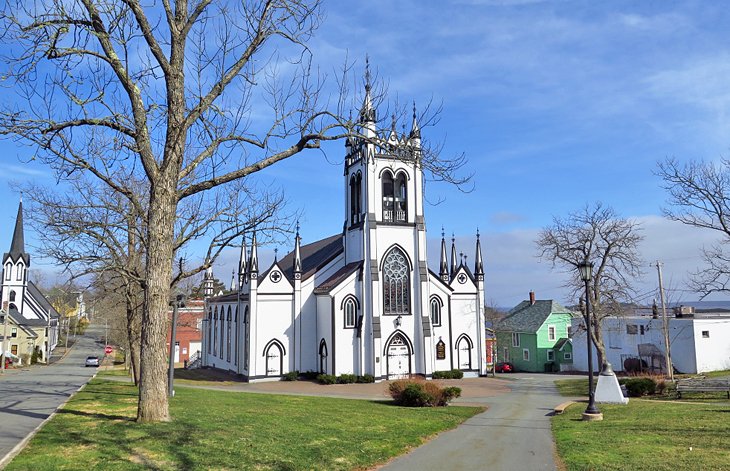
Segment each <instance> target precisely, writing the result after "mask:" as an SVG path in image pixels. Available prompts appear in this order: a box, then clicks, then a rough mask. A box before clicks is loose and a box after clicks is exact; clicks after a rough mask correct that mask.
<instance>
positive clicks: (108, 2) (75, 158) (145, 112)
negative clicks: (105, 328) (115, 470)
mask: <svg viewBox="0 0 730 471" xmlns="http://www.w3.org/2000/svg"><path fill="white" fill-rule="evenodd" d="M2 9H3V11H2V13H1V14H0V20H2V31H0V38H2V40H3V41H4V42H5V44H6V49H7V51H8V54H7V56H6V57H4V59H5V60H4V64H6V65H7V70H6V71H4V74H3V76H4V77H6V78H7V79H6V80H8V82H11V83H12V84H13V86H14V91H15V92H16V93H17V97H14V98H15V99H14V100H8V101H7V102H5V104H4V106H3V110H2V112H0V134H3V135H7V136H11V137H12V138H14V139H16V140H17V141H18V142H20V143H23V144H27V145H30V146H32V147H33V149H34V151H35V158H37V159H39V160H41V161H44V162H46V163H48V164H49V165H50V166H51V167H52V168H53V169H55V170H56V172H57V174H58V175H59V177H61V178H63V177H66V176H69V175H73V174H75V173H78V172H82V173H86V174H90V175H92V176H93V177H95V178H96V179H98V181H99V182H101V183H102V184H103V185H105V186H107V187H108V188H111V189H112V190H113V191H115V192H117V193H119V194H120V195H122V196H123V197H125V198H126V199H127V200H128V202H129V204H130V205H132V206H134V207H135V210H136V211H137V212H138V214H144V222H145V228H146V231H145V232H144V234H143V239H142V240H143V243H144V246H145V249H146V250H145V260H144V263H143V265H144V267H145V268H144V270H145V271H144V276H143V280H144V311H143V319H142V346H141V364H142V366H141V377H140V396H139V407H138V414H137V420H138V421H140V422H149V421H165V420H169V412H168V403H167V395H166V386H165V351H166V336H165V330H166V325H167V316H166V310H167V303H168V298H169V291H170V286H171V284H172V283H173V282H174V279H175V278H174V277H173V266H174V265H175V264H174V263H173V260H174V259H175V224H176V217H177V216H178V206H179V204H180V203H181V202H182V201H184V200H186V199H189V198H196V197H201V198H207V197H209V196H206V192H207V191H208V190H211V189H214V188H216V187H219V186H220V185H226V184H229V183H231V182H233V181H236V180H238V179H241V178H244V177H246V176H248V175H251V174H253V173H255V172H257V171H260V170H262V169H264V168H266V167H269V166H271V165H273V164H275V163H276V162H280V161H282V160H284V159H287V158H290V157H292V156H295V155H298V154H300V153H302V152H303V151H305V150H308V149H318V148H320V143H321V142H322V141H326V140H335V139H340V138H343V137H345V136H348V135H352V134H353V133H356V132H357V131H358V129H357V126H356V123H354V122H353V121H352V120H349V119H344V118H342V117H343V116H347V115H348V112H349V111H350V109H348V108H347V106H348V105H347V102H346V100H345V99H344V97H343V95H342V94H340V95H339V96H335V97H334V98H332V99H329V97H328V94H327V93H326V92H324V91H325V90H326V88H325V83H324V81H323V78H322V77H321V76H319V75H318V74H317V73H316V70H314V68H313V66H312V61H311V57H310V54H309V49H308V48H307V47H306V42H307V41H308V40H309V38H310V37H311V35H312V34H313V32H314V30H315V29H316V28H317V26H318V24H319V23H320V21H321V5H320V2H319V1H317V0H313V1H304V0H241V1H238V2H233V1H224V0H217V1H216V0H174V1H171V0H160V1H159V2H157V1H150V2H141V1H139V0H36V1H34V2H30V3H29V2H25V1H20V0H15V1H13V0H10V1H8V2H6V3H5V4H4V6H3V7H2ZM338 83H339V85H340V86H341V87H342V86H343V84H344V83H346V81H345V80H340V81H339V82H338ZM342 90H344V88H340V90H339V91H342ZM349 106H351V105H349ZM418 155H419V157H418V158H419V163H420V165H422V166H423V167H424V168H425V169H426V170H427V171H431V172H432V173H434V174H435V175H437V177H439V178H440V179H441V180H447V181H457V182H458V179H456V178H452V176H453V171H454V170H455V169H458V168H459V167H460V166H461V164H463V160H462V159H460V158H456V159H454V160H452V161H442V162H445V164H440V163H439V162H440V161H439V160H438V158H437V157H438V156H437V155H435V154H434V153H431V152H427V151H424V152H423V153H419V154H418ZM130 176H132V177H134V178H136V179H137V180H139V181H143V182H144V183H145V185H146V188H147V189H148V193H147V194H146V195H145V199H144V201H140V200H139V198H137V197H136V195H135V194H133V193H131V192H130V190H129V189H128V188H127V187H126V186H125V182H126V181H128V180H129V179H130ZM176 276H177V277H182V276H184V274H182V275H176Z"/></svg>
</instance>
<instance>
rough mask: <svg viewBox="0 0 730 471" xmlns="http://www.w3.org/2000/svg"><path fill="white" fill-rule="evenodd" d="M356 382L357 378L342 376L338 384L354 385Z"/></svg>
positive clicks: (348, 375)
mask: <svg viewBox="0 0 730 471" xmlns="http://www.w3.org/2000/svg"><path fill="white" fill-rule="evenodd" d="M355 381H357V376H355V375H350V374H344V375H340V376H339V378H337V383H338V384H352V383H354V382H355Z"/></svg>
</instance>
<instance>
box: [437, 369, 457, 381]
mask: <svg viewBox="0 0 730 471" xmlns="http://www.w3.org/2000/svg"><path fill="white" fill-rule="evenodd" d="M463 377H464V372H463V371H461V370H446V371H434V372H433V379H461V378H463Z"/></svg>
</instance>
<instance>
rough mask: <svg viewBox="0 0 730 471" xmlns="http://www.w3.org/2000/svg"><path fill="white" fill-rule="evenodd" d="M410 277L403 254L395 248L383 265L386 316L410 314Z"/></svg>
mask: <svg viewBox="0 0 730 471" xmlns="http://www.w3.org/2000/svg"><path fill="white" fill-rule="evenodd" d="M409 285H410V277H409V273H408V262H407V261H406V256H405V255H404V254H403V252H402V251H401V250H400V249H398V248H395V249H393V250H391V251H390V252H388V255H386V256H385V264H384V265H383V311H384V313H385V314H408V313H409V312H410V302H409V301H410V293H409Z"/></svg>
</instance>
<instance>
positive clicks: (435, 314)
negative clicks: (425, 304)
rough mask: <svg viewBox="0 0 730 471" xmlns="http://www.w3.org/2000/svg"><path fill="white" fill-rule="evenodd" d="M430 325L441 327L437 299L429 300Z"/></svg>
mask: <svg viewBox="0 0 730 471" xmlns="http://www.w3.org/2000/svg"><path fill="white" fill-rule="evenodd" d="M431 324H433V325H434V326H439V325H441V303H440V302H439V300H438V298H431Z"/></svg>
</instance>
